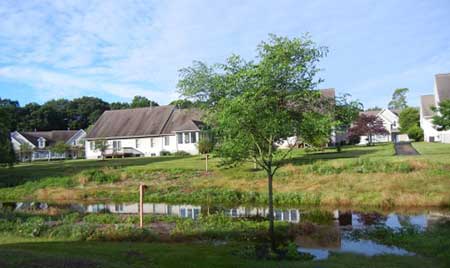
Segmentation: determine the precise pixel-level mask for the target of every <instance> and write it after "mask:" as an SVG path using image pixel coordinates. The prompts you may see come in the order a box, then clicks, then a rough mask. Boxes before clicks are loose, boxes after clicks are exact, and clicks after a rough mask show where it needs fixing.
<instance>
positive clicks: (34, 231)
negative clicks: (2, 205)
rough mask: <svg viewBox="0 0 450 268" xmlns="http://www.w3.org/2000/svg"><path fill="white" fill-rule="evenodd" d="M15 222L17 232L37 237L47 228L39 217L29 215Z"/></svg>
mask: <svg viewBox="0 0 450 268" xmlns="http://www.w3.org/2000/svg"><path fill="white" fill-rule="evenodd" d="M16 224H17V227H16V228H17V229H16V230H17V233H19V234H21V235H23V236H31V237H39V236H41V235H42V234H43V233H44V232H45V231H46V230H47V229H48V226H47V225H46V224H45V221H44V219H43V218H41V217H30V218H28V219H27V220H26V221H25V222H22V221H21V220H19V221H17V223H16Z"/></svg>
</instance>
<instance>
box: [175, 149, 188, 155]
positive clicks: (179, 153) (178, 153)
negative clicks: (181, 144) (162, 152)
mask: <svg viewBox="0 0 450 268" xmlns="http://www.w3.org/2000/svg"><path fill="white" fill-rule="evenodd" d="M173 155H174V156H190V155H191V154H190V153H188V152H186V151H182V150H180V151H176V152H175V153H173Z"/></svg>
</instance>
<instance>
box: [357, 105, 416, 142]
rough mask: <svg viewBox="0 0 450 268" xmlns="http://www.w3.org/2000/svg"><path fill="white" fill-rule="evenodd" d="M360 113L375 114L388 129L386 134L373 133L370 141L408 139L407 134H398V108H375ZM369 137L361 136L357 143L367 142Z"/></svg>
mask: <svg viewBox="0 0 450 268" xmlns="http://www.w3.org/2000/svg"><path fill="white" fill-rule="evenodd" d="M360 114H364V115H366V116H376V117H377V118H379V119H380V120H381V121H383V125H384V128H385V129H386V130H387V131H388V134H386V135H373V136H372V142H374V143H377V142H399V141H408V140H409V138H408V135H407V134H400V124H399V123H398V119H399V118H398V116H399V114H400V111H398V110H388V109H383V110H375V111H365V112H361V113H360ZM368 142H369V139H368V137H367V136H361V137H360V142H359V144H361V145H363V144H367V143H368Z"/></svg>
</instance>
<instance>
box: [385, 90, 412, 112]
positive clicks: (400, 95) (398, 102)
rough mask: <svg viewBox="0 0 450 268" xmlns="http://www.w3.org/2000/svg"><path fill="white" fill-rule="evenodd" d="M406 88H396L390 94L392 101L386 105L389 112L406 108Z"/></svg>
mask: <svg viewBox="0 0 450 268" xmlns="http://www.w3.org/2000/svg"><path fill="white" fill-rule="evenodd" d="M408 91H409V89H408V88H397V89H396V90H395V91H394V93H393V94H392V100H391V101H390V102H389V104H388V108H389V109H391V110H403V109H405V108H406V107H408V104H407V102H406V93H408Z"/></svg>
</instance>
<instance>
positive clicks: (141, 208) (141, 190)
mask: <svg viewBox="0 0 450 268" xmlns="http://www.w3.org/2000/svg"><path fill="white" fill-rule="evenodd" d="M145 188H146V186H145V185H144V184H142V183H141V184H140V185H139V227H140V228H143V227H144V190H145Z"/></svg>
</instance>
